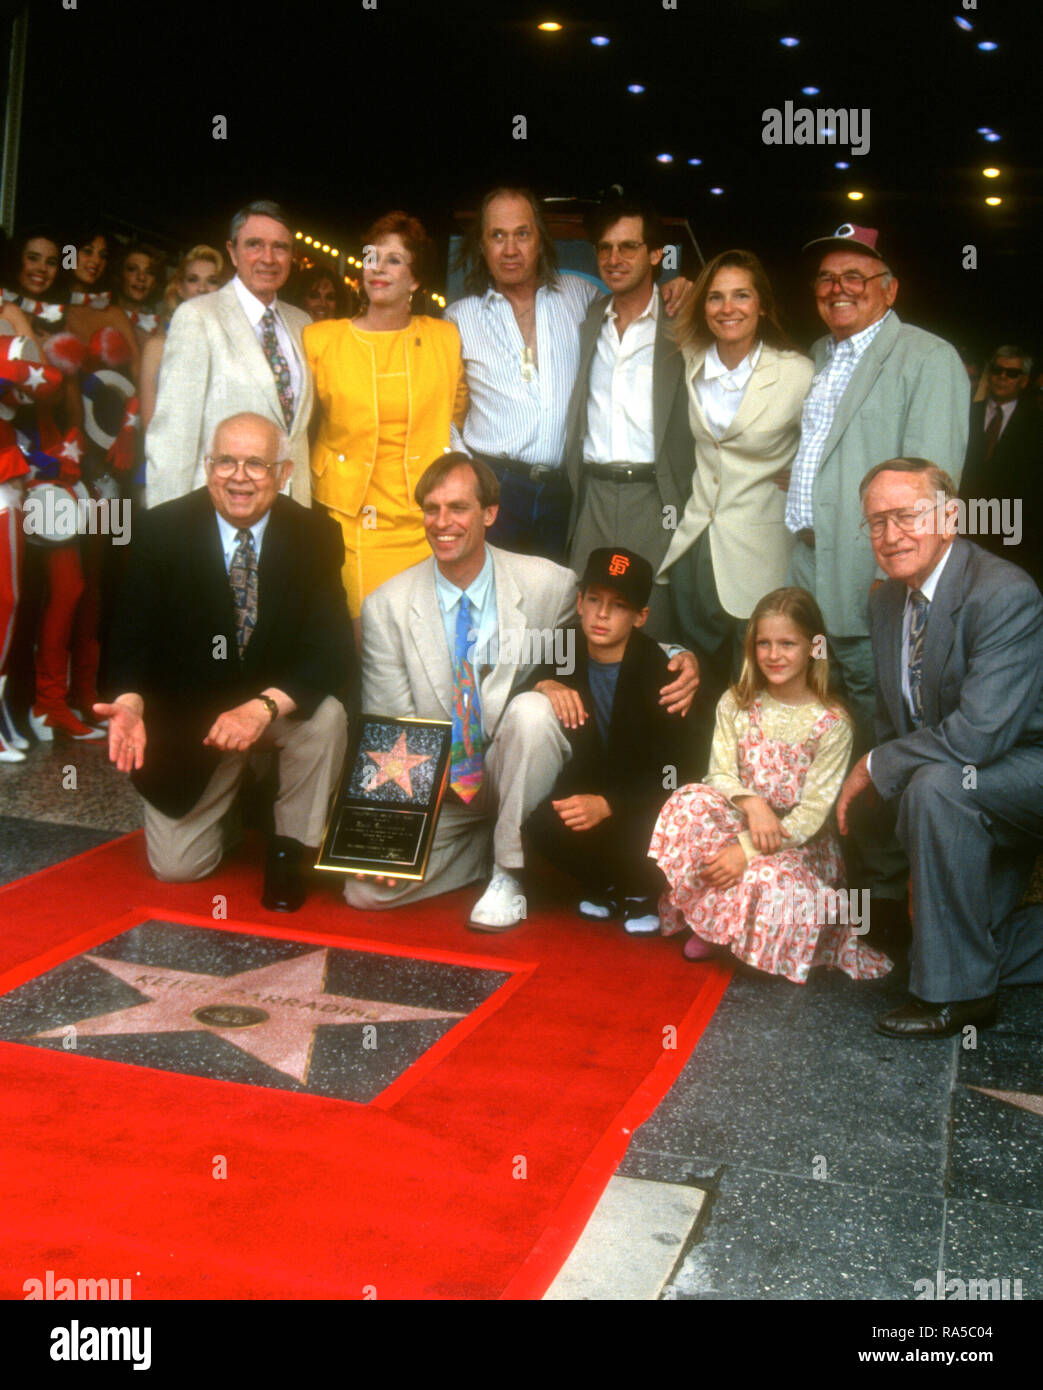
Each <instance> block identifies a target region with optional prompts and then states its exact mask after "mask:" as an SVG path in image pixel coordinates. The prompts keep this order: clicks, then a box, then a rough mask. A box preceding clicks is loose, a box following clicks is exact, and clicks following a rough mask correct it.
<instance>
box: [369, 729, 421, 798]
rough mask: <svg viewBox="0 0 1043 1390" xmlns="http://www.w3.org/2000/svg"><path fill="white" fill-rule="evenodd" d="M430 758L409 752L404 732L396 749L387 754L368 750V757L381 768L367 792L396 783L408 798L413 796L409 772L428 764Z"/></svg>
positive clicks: (397, 742) (396, 744)
mask: <svg viewBox="0 0 1043 1390" xmlns="http://www.w3.org/2000/svg"><path fill="white" fill-rule="evenodd" d="M430 756H431V755H430V754H429V753H410V752H408V751H407V749H406V736H405V733H404V732H403V733H401V734H399V736H398V738H397V739H396V741H395V745H394V747H393V748H389V749H388V751H387V752H386V753H371V752H370V751H369V750H368V749H367V750H366V757H367V758H372V759H373V761H374V762H375V763H376V765H377V766H378V767H379V768H380V771H379V772H378V773H377V775H376V776H375V777H374V778H373V780H372V782H370V783H369V786H368V788H367V790H369V791H372V790H373V789H374V787H382V786H383V785H384V783H385V782H395V783H397V784H398V786H400V787H401V788H402V790H403V791H404V792H405V794H406V795H407V796H412V795H413V784H412V782H411V781H410V779H409V770H410V768H414V767H418V766H419V764H420V763H426V762H427V761H428V760H429V758H430Z"/></svg>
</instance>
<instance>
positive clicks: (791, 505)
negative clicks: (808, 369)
mask: <svg viewBox="0 0 1043 1390" xmlns="http://www.w3.org/2000/svg"><path fill="white" fill-rule="evenodd" d="M890 312H891V311H890V309H888V311H887V314H884V315H883V317H882V318H879V319H877V321H876V323H871V324H870V325H869V327H868V328H864V329H863V330H862V332H861V333H855V334H854V335H853V336H852V337H850V338H844V339H843V340H842V341H841V342H839V343H838V342H837V340H836V339H835V338H830V339H829V341H828V342H827V343H826V361H825V365H824V366H823V368H822V370H821V371H820V372H819V373H818V375H817V376H816V377H815V379H814V380H813V381H812V383H811V389H810V391H809V392H808V394H807V396H806V397H805V400H804V409H803V411H802V413H801V418H800V447H799V449H798V450H797V456H796V458H795V459H794V460H793V471H792V472H791V474H790V484H789V492H788V494H787V496H786V525H787V527H788V528H789V529H790V530H791V531H793V532H794V533H796V532H797V531H804V530H810V529H811V528H812V527H813V526H814V524H815V522H814V510H813V506H812V493H813V491H814V487H815V475H816V474H817V473H818V469H819V464H820V463H821V462H822V455H823V453H824V452H825V448H826V440H827V439H828V438H829V432H830V430H831V429H832V428H833V417H834V416H835V415H836V413H837V407H838V406H839V405H840V398H841V396H843V394H844V392H845V391H846V390H847V388H848V386H849V385H850V383H851V378H852V377H853V376H854V374H855V368H856V367H857V366H858V364H859V362H861V360H862V357H863V355H864V353H865V351H866V348H868V346H869V344H870V343H871V342H872V341H873V339H874V338H875V337H876V335H877V334H878V333H879V332H880V330H881V328H883V326H884V321H885V320H886V318H887V315H888V314H889V313H890ZM866 466H867V467H868V466H869V465H868V464H867V465H866Z"/></svg>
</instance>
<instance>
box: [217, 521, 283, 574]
mask: <svg viewBox="0 0 1043 1390" xmlns="http://www.w3.org/2000/svg"><path fill="white" fill-rule="evenodd" d="M214 515H215V516H216V517H217V529H218V532H219V533H220V536H221V550H222V551H223V553H224V557H225V573H226V574H227V573H228V571H229V570H230V569H231V568H232V556H233V555H234V554H235V548H236V546H237V545H238V544H239V531H240V529H241V528H240V527H238V526H233V525H232V523H231V522H230V521H227V520H226V519H225V518H224V517H223V516H222V515H221V513H220V512H219V511H217V509H216V508H215V509H214ZM270 516H271V512H270V511H269V512H265V514H264V516H262V517H261V519H260V521H255V522H254V524H253V525H252V526H250V527H249V528H247V529H248V530H249V532H250V535H251V536H253V540H254V551H255V553H256V555H257V562H258V564H260V561H261V546H262V544H263V543H264V533H265V531H267V529H268V518H269V517H270Z"/></svg>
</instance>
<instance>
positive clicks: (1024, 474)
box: [960, 395, 1043, 584]
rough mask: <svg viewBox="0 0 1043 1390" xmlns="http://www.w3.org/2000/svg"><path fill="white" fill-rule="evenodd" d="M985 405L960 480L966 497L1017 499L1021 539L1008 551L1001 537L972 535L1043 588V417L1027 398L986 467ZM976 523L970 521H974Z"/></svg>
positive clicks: (976, 416)
mask: <svg viewBox="0 0 1043 1390" xmlns="http://www.w3.org/2000/svg"><path fill="white" fill-rule="evenodd" d="M985 407H986V402H985V401H975V403H974V404H973V405H972V406H971V425H970V435H969V438H968V441H967V460H966V462H965V463H964V466H963V474H962V476H961V478H960V496H961V497H962V498H963V499H964V500H965V501H969V500H970V499H972V498H989V497H999V498H1004V497H1007V498H1011V499H1017V500H1019V501H1020V502H1021V508H1022V516H1021V531H1022V534H1021V539H1020V541H1019V543H1018V544H1017V545H1007V544H1006V543H1005V541H1004V538H1003V536H1001V535H977V534H974V533H969V534H970V539H971V540H973V541H974V542H975V543H976V544H978V545H980V546H982V548H983V549H985V550H989V551H991V552H992V554H993V555H998V556H999V557H1000V559H1001V560H1010V561H1011V562H1012V563H1013V564H1015V565H1021V566H1022V568H1024V569H1026V570H1028V572H1029V573H1030V574H1031V575H1032V577H1033V579H1035V581H1036V583H1037V584H1039V583H1043V413H1041V412H1040V411H1039V409H1038V408H1037V407H1036V406H1035V405H1034V404H1033V403H1032V401H1031V400H1030V399H1029V397H1028V396H1027V395H1023V396H1022V397H1021V398H1020V399H1019V401H1018V403H1017V405H1016V406H1015V407H1014V410H1013V412H1012V414H1011V417H1010V419H1009V420H1008V421H1007V425H1006V428H1005V429H1004V431H1003V433H1002V434H1001V435H1000V437H999V439H997V441H996V447H995V448H994V449H993V451H992V457H991V458H990V459H989V461H988V463H986V462H985ZM968 519H969V520H970V517H969V518H968Z"/></svg>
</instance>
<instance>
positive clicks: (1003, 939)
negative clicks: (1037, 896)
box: [898, 747, 1043, 1003]
mask: <svg viewBox="0 0 1043 1390" xmlns="http://www.w3.org/2000/svg"><path fill="white" fill-rule="evenodd" d="M975 781H976V783H977V785H976V786H975V785H971V784H972V783H973V782H975ZM898 838H899V840H900V841H901V842H902V845H903V846H904V847H905V850H906V853H907V854H908V856H909V862H910V865H911V869H912V883H913V947H912V952H911V954H910V979H909V986H910V989H911V990H912V992H913V994H915V995H917V996H918V997H919V998H921V999H926V1000H928V1001H929V1002H931V1003H944V1002H947V1001H952V1000H960V999H982V998H984V997H985V996H986V995H989V994H992V993H994V991H995V989H996V986H997V985H998V984H1005V985H1019V984H1039V983H1043V904H1036V905H1034V906H1032V907H1022V908H1019V907H1018V901H1019V899H1020V898H1021V895H1022V893H1023V892H1024V890H1025V886H1026V884H1027V882H1028V878H1029V875H1030V873H1031V871H1032V864H1033V860H1034V859H1035V856H1036V855H1037V854H1038V853H1039V851H1040V850H1041V849H1043V749H1040V748H1027V747H1023V748H1012V749H1011V750H1010V752H1009V753H1006V754H1004V756H1003V757H1001V758H997V760H996V761H995V762H994V763H990V764H989V765H988V766H987V767H981V768H977V769H974V768H970V767H968V768H966V769H965V768H963V767H961V766H960V765H959V764H957V763H955V762H953V763H932V764H929V765H928V766H925V767H921V768H920V769H919V770H918V771H917V772H915V773H914V774H913V776H912V778H911V779H910V781H909V784H908V785H907V787H906V789H905V791H904V792H903V793H902V795H901V798H900V801H899V811H898Z"/></svg>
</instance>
